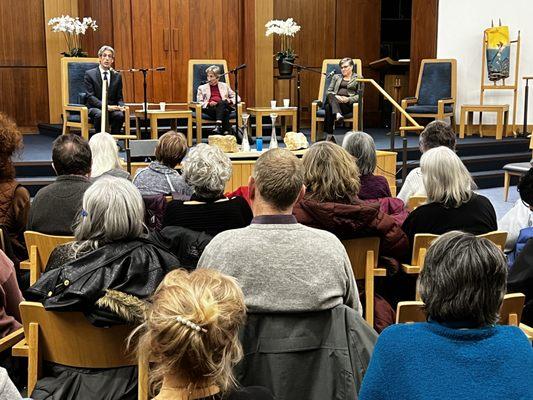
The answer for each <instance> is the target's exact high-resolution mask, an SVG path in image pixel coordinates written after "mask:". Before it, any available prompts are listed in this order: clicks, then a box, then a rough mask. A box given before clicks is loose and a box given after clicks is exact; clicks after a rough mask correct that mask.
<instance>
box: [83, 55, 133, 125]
mask: <svg viewBox="0 0 533 400" xmlns="http://www.w3.org/2000/svg"><path fill="white" fill-rule="evenodd" d="M98 58H99V59H100V65H99V66H98V67H97V68H93V69H90V70H88V71H87V72H85V77H84V83H85V90H86V92H87V106H88V107H89V119H90V120H91V121H92V123H93V124H94V129H95V131H96V132H101V131H102V130H104V129H100V125H101V121H102V84H103V81H104V80H107V81H108V90H107V99H108V100H107V110H108V121H109V125H110V126H111V134H120V131H121V130H122V124H123V123H124V99H123V97H122V77H121V76H120V74H119V73H118V72H116V71H113V70H112V68H111V65H113V62H114V61H115V50H113V48H112V47H110V46H102V47H101V48H100V50H98Z"/></svg>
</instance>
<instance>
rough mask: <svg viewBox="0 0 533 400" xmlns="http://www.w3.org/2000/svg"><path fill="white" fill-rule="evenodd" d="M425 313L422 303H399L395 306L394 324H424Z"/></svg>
mask: <svg viewBox="0 0 533 400" xmlns="http://www.w3.org/2000/svg"><path fill="white" fill-rule="evenodd" d="M425 321H426V312H425V311H424V303H423V302H421V301H400V302H398V304H397V305H396V323H397V324H410V323H413V322H425Z"/></svg>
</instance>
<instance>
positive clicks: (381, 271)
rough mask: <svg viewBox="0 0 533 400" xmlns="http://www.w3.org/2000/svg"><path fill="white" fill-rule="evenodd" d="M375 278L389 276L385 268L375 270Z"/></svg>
mask: <svg viewBox="0 0 533 400" xmlns="http://www.w3.org/2000/svg"><path fill="white" fill-rule="evenodd" d="M374 276H387V270H386V269H385V268H374Z"/></svg>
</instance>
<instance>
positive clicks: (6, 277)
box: [0, 250, 24, 338]
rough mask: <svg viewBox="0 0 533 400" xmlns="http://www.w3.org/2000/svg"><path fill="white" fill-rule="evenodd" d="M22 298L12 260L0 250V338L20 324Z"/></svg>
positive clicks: (17, 327)
mask: <svg viewBox="0 0 533 400" xmlns="http://www.w3.org/2000/svg"><path fill="white" fill-rule="evenodd" d="M22 300H24V299H23V298H22V293H21V292H20V289H19V285H18V283H17V276H16V273H15V268H14V267H13V262H12V261H11V260H10V259H9V258H7V256H6V254H5V253H4V252H3V251H2V250H0V338H3V337H4V336H6V335H9V334H10V333H11V332H14V331H16V330H17V329H19V328H20V327H21V326H22V325H21V322H22V320H21V319H20V311H19V304H20V302H21V301H22Z"/></svg>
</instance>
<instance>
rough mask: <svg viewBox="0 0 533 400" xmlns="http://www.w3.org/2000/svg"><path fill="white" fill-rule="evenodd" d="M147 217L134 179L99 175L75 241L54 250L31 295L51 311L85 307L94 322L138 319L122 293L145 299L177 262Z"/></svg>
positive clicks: (88, 195)
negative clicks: (151, 232)
mask: <svg viewBox="0 0 533 400" xmlns="http://www.w3.org/2000/svg"><path fill="white" fill-rule="evenodd" d="M143 217H144V205H143V201H142V198H141V195H140V193H139V191H138V190H137V188H135V186H133V184H132V183H131V182H129V181H128V180H126V179H122V178H115V177H104V178H100V179H98V180H97V181H96V182H94V183H93V184H92V186H91V187H90V188H89V189H87V191H86V192H85V195H84V196H83V211H82V212H81V214H80V217H79V218H78V221H77V224H76V227H75V230H74V236H75V238H76V240H75V242H73V243H67V244H65V245H61V246H59V247H57V248H56V249H55V250H54V251H53V252H52V254H51V255H50V258H49V260H48V264H47V266H46V272H45V273H44V274H43V275H42V276H41V277H40V279H39V280H38V281H37V283H36V284H35V285H34V286H32V287H31V288H30V289H28V291H27V294H28V297H30V298H31V299H33V300H36V301H41V302H43V303H44V306H45V308H47V309H54V310H81V311H84V312H85V313H86V315H88V317H89V319H90V320H91V322H93V323H94V324H96V325H103V324H107V323H117V322H122V321H123V320H126V321H131V320H136V316H137V315H138V313H137V314H136V310H135V309H133V308H132V309H130V308H128V307H127V305H128V304H132V305H133V306H134V305H135V304H137V303H136V302H134V301H133V300H131V301H130V302H126V303H125V304H124V305H123V306H121V304H118V302H119V301H120V299H121V298H124V296H123V294H127V295H129V298H131V299H133V297H136V298H141V299H142V298H146V297H148V296H150V295H152V293H153V292H154V290H155V289H156V287H157V285H158V284H159V282H161V280H162V279H163V277H164V276H165V274H166V273H167V272H168V271H169V270H171V269H173V268H175V267H178V266H179V262H178V260H177V259H176V258H175V256H173V255H172V254H170V253H168V252H167V251H166V249H163V248H161V247H159V246H157V245H155V244H154V243H153V242H151V241H149V240H148V239H147V235H146V234H145V227H144V226H143ZM148 267H149V268H148ZM58 282H60V283H59V284H58ZM121 295H122V296H121ZM109 310H113V311H114V312H110V311H109Z"/></svg>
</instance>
